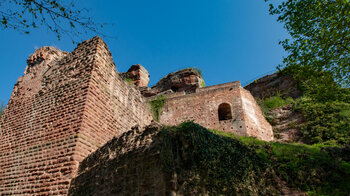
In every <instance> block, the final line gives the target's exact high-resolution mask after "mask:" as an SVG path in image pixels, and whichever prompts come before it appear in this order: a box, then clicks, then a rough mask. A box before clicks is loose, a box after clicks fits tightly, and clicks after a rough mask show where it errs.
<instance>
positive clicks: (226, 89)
mask: <svg viewBox="0 0 350 196" xmlns="http://www.w3.org/2000/svg"><path fill="white" fill-rule="evenodd" d="M223 103H224V104H228V105H229V107H230V112H231V115H232V118H230V119H225V120H220V119H219V106H220V105H221V104H223ZM186 120H193V121H194V122H196V123H198V124H200V125H202V126H204V127H206V128H209V129H218V130H222V131H225V132H231V133H233V134H236V135H241V136H254V137H257V138H259V139H261V140H266V141H271V140H272V139H273V133H272V128H271V126H270V124H269V123H268V122H267V121H266V120H265V117H264V116H263V115H262V112H261V110H260V108H259V106H258V105H257V103H256V102H255V100H254V98H253V97H252V96H251V95H250V93H249V91H247V90H245V89H243V88H242V87H241V86H240V83H239V82H232V83H227V84H220V85H215V86H210V87H205V88H200V89H197V90H196V93H193V94H186V93H185V92H180V93H175V94H170V95H166V102H165V105H164V107H163V111H162V114H161V115H160V122H161V123H163V124H166V125H178V124H179V123H181V122H183V121H186Z"/></svg>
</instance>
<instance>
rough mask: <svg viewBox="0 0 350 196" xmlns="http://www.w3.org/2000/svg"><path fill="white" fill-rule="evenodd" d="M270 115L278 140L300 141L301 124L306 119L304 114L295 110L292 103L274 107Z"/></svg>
mask: <svg viewBox="0 0 350 196" xmlns="http://www.w3.org/2000/svg"><path fill="white" fill-rule="evenodd" d="M268 115H269V116H270V119H272V122H271V125H272V129H273V133H274V136H275V139H276V141H279V142H300V128H299V125H300V124H301V123H303V122H304V120H303V116H302V114H300V113H296V112H295V111H293V106H292V105H291V104H289V105H286V106H282V107H279V108H275V109H272V110H271V111H270V112H269V114H268Z"/></svg>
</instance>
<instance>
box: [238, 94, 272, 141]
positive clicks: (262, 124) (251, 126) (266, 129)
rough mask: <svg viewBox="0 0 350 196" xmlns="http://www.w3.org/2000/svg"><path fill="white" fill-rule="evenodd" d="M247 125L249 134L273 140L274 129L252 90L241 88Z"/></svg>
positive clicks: (261, 138)
mask: <svg viewBox="0 0 350 196" xmlns="http://www.w3.org/2000/svg"><path fill="white" fill-rule="evenodd" d="M240 91H241V96H242V106H243V113H244V119H245V125H246V130H247V133H248V135H251V136H255V137H257V138H258V139H260V140H265V141H272V140H273V131H272V127H271V125H270V124H269V123H268V122H267V121H266V119H265V117H264V115H263V113H262V112H261V109H260V106H259V105H258V104H257V103H256V101H255V99H254V97H253V96H252V95H251V94H250V92H249V91H248V90H246V89H244V88H240Z"/></svg>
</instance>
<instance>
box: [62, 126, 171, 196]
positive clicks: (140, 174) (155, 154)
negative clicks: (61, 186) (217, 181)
mask: <svg viewBox="0 0 350 196" xmlns="http://www.w3.org/2000/svg"><path fill="white" fill-rule="evenodd" d="M159 128H160V126H159V125H158V124H156V123H154V124H152V125H150V126H148V127H147V128H146V129H145V130H141V129H140V128H139V127H133V128H132V130H131V131H128V132H126V133H123V134H122V135H121V136H120V137H115V138H113V139H112V140H111V141H109V142H108V143H106V144H105V145H104V146H103V147H101V148H99V149H98V150H97V151H95V152H94V153H92V154H91V155H89V156H88V157H87V158H86V159H84V160H83V161H82V163H81V165H80V167H79V170H78V173H77V176H76V177H75V178H74V179H73V180H72V184H71V187H70V189H69V195H75V196H78V195H81V196H86V195H169V194H166V193H167V187H166V186H167V184H166V182H167V183H168V184H169V182H168V181H169V180H167V178H168V176H169V175H167V174H165V173H164V172H163V171H162V165H161V160H160V150H161V145H160V141H159V139H157V138H159V136H158V133H159Z"/></svg>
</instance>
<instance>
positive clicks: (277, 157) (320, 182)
mask: <svg viewBox="0 0 350 196" xmlns="http://www.w3.org/2000/svg"><path fill="white" fill-rule="evenodd" d="M160 134H161V141H162V142H161V145H162V146H161V149H162V150H161V163H162V168H163V170H164V171H165V172H167V173H170V174H173V173H176V175H177V180H178V182H180V183H179V187H181V189H180V190H181V191H183V192H182V193H183V194H184V195H186V194H191V195H199V194H205V193H209V195H282V194H283V193H282V192H281V190H282V189H288V188H286V186H288V187H289V188H291V189H292V190H296V191H298V190H299V191H301V192H306V193H308V194H309V195H348V194H349V193H350V153H349V152H350V149H349V147H348V148H346V149H345V148H343V147H339V146H332V145H324V144H317V145H303V144H282V143H277V142H264V141H260V140H257V139H254V138H251V137H238V136H235V135H233V134H231V133H227V132H221V131H217V130H209V131H208V130H207V129H205V128H203V127H201V126H199V125H197V124H195V123H193V122H190V121H189V122H184V123H182V124H180V125H179V126H176V127H164V128H163V129H162V131H161V132H160ZM283 182H285V183H283Z"/></svg>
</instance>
